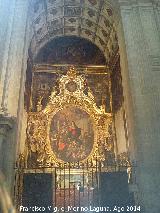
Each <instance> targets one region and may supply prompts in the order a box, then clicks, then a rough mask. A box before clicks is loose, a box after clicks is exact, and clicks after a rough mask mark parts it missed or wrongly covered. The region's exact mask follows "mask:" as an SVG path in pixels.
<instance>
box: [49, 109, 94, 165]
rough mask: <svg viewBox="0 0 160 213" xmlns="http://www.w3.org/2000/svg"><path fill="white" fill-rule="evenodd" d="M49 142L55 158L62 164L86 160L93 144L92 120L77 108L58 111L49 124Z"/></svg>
mask: <svg viewBox="0 0 160 213" xmlns="http://www.w3.org/2000/svg"><path fill="white" fill-rule="evenodd" d="M50 141H51V147H52V150H53V152H54V154H55V156H56V157H57V158H58V159H60V160H62V161H64V162H76V161H81V160H83V159H85V158H87V157H88V155H89V154H90V153H91V151H92V148H93V143H94V131H93V123H92V119H91V118H90V116H89V115H88V114H87V113H86V112H85V111H84V110H82V109H80V108H78V107H68V108H65V109H63V110H61V111H59V112H58V113H57V114H56V115H54V116H53V119H52V122H51V127H50Z"/></svg>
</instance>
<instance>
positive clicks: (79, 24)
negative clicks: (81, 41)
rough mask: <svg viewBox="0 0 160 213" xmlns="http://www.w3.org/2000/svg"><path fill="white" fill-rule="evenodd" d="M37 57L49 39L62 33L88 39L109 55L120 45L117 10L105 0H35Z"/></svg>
mask: <svg viewBox="0 0 160 213" xmlns="http://www.w3.org/2000/svg"><path fill="white" fill-rule="evenodd" d="M31 6H32V10H31V17H32V39H31V44H30V50H31V54H32V55H33V58H35V56H36V55H37V53H38V52H39V51H40V49H41V48H43V47H44V46H45V45H46V44H47V43H48V42H49V41H51V40H52V39H54V38H56V37H59V36H78V37H81V38H85V39H88V40H89V41H91V42H92V43H94V44H95V45H96V46H98V47H99V49H100V50H101V51H102V52H103V53H104V55H105V57H106V58H107V59H109V58H111V57H112V55H113V54H114V53H115V51H116V50H117V48H118V41H117V40H118V39H117V33H116V24H115V20H116V19H117V18H116V16H117V10H116V9H115V7H114V6H113V2H112V1H104V0H100V1H97V0H87V1H80V0H65V1H59V0H47V1H42V0H37V1H32V2H31Z"/></svg>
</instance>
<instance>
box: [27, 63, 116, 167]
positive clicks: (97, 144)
mask: <svg viewBox="0 0 160 213" xmlns="http://www.w3.org/2000/svg"><path fill="white" fill-rule="evenodd" d="M84 90H85V78H84V77H83V76H81V75H78V74H77V70H75V68H74V67H71V68H70V69H69V70H68V72H67V74H66V75H63V76H62V77H61V78H60V79H59V93H57V91H56V89H55V88H54V87H53V89H52V92H51V95H50V97H49V102H48V104H47V106H46V107H45V108H44V109H43V110H39V111H38V112H30V113H29V117H28V128H27V147H28V153H36V154H37V163H38V164H39V165H43V166H44V165H58V164H59V163H64V162H66V161H64V159H63V160H62V159H61V158H60V157H59V155H56V154H55V148H54V149H53V147H52V145H51V137H50V131H51V125H52V123H53V118H54V116H56V115H57V113H59V112H63V110H65V109H71V108H72V109H74V110H79V112H82V114H83V115H85V116H86V115H87V116H88V117H89V119H90V121H91V123H92V126H93V132H94V138H93V146H92V149H91V152H90V154H89V155H87V156H85V155H84V156H83V157H82V158H80V160H79V161H80V162H83V163H86V162H92V164H96V160H98V161H101V162H103V161H105V151H106V150H107V151H113V150H114V147H113V146H114V145H113V141H112V140H110V138H111V137H112V135H111V134H112V133H111V132H110V131H109V128H110V126H111V125H112V114H111V113H106V112H105V110H104V107H100V108H99V107H97V105H96V103H95V101H94V96H93V94H92V91H91V89H90V88H88V93H87V94H86V92H84ZM40 101H41V100H40ZM57 125H58V124H57ZM74 125H75V124H74ZM77 128H78V127H77ZM85 136H86V135H85ZM54 137H55V138H56V137H58V136H54ZM68 137H69V136H68ZM86 137H87V136H86ZM55 138H54V140H55ZM67 140H69V141H71V137H70V138H68V139H67ZM88 140H89V139H88ZM77 141H80V139H79V136H77ZM79 143H80V142H79ZM87 143H88V142H87ZM73 145H74V143H73ZM63 146H64V145H63ZM63 146H61V147H59V149H60V148H61V149H62V148H63ZM70 159H72V158H70ZM71 161H72V160H71ZM71 163H72V162H71Z"/></svg>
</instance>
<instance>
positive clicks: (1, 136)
mask: <svg viewBox="0 0 160 213" xmlns="http://www.w3.org/2000/svg"><path fill="white" fill-rule="evenodd" d="M14 125H15V120H14V118H12V117H9V116H7V115H5V116H4V115H0V162H1V164H0V170H1V171H2V173H3V174H4V175H5V178H6V181H7V183H8V184H7V185H8V189H10V184H11V176H12V174H13V164H14V163H13V161H12V160H11V159H13V158H14V156H13V155H14V152H13V149H12V150H10V149H9V147H10V148H11V147H13V145H14V144H13V141H12V137H13V129H14Z"/></svg>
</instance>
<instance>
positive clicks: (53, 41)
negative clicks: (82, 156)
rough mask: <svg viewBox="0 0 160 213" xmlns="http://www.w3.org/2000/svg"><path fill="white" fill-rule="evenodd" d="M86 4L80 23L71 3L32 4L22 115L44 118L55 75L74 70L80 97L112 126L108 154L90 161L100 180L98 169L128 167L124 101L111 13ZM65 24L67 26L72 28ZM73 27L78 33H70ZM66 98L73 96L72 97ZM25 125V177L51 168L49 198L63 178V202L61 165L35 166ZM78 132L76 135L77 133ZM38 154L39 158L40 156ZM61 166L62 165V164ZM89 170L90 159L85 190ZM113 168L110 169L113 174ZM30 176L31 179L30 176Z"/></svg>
mask: <svg viewBox="0 0 160 213" xmlns="http://www.w3.org/2000/svg"><path fill="white" fill-rule="evenodd" d="M88 2H89V5H90V6H89V5H87V7H85V9H86V13H87V14H88V15H87V16H88V18H87V19H84V20H83V16H82V11H83V12H84V10H83V9H84V8H83V6H81V7H76V5H75V1H70V4H69V5H68V6H66V5H65V4H64V5H61V4H59V3H57V4H58V5H55V4H54V3H55V1H54V2H53V4H52V1H48V4H47V5H46V3H44V2H41V1H37V4H35V8H34V13H36V18H35V19H34V21H33V28H34V29H36V30H34V34H33V38H32V42H31V46H30V57H31V59H32V60H31V61H32V63H31V66H28V73H29V72H30V74H31V75H32V74H33V75H32V82H31V81H26V83H27V86H28V87H27V88H26V110H27V111H28V114H30V112H31V113H37V112H38V113H39V112H41V111H43V112H45V109H46V107H48V103H50V99H51V97H52V94H53V88H55V94H56V95H59V92H61V91H59V90H60V88H58V89H57V87H58V86H59V85H56V84H58V83H59V81H61V80H62V79H61V76H59V75H66V76H67V77H68V74H67V69H68V65H71V64H72V65H74V69H76V70H77V73H76V74H77V75H83V77H84V78H85V79H86V84H87V86H86V95H87V96H88V97H89V98H90V99H93V100H94V104H96V106H97V110H98V108H99V109H100V110H101V112H102V113H104V115H105V114H106V115H107V113H108V114H110V115H113V119H112V124H111V125H110V127H109V126H108V129H107V133H108V135H109V137H108V136H107V137H106V143H107V142H108V143H111V149H110V150H107V148H108V147H106V150H105V147H103V149H104V150H105V151H104V150H103V151H102V150H101V151H102V155H104V159H105V160H104V161H101V160H100V161H97V160H95V164H96V166H95V171H96V172H97V171H98V172H99V175H101V174H100V172H101V171H100V170H101V169H102V167H104V168H105V166H106V168H107V169H108V168H109V167H108V166H110V167H111V171H113V170H114V172H116V170H117V166H118V167H119V168H120V170H119V171H118V172H122V171H123V168H122V167H128V169H130V168H131V165H130V162H129V160H128V156H127V152H128V147H127V145H128V129H127V121H126V114H125V110H124V106H123V104H124V99H123V88H122V77H121V69H120V58H119V52H118V51H119V48H118V40H117V34H116V31H115V26H114V21H113V20H114V19H113V10H112V9H111V8H110V5H109V6H108V5H106V4H105V3H104V2H103V1H101V2H100V4H99V3H98V2H97V1H88ZM91 5H92V6H93V7H95V8H94V9H95V11H94V9H93V8H92V9H91V8H90V7H91ZM96 5H97V6H96ZM57 7H58V8H59V7H60V8H61V7H62V8H63V13H64V17H62V18H60V17H61V14H59V15H58V16H56V14H58V9H57ZM44 12H45V13H44ZM38 13H39V14H38ZM86 13H85V14H86ZM49 14H51V15H53V17H52V18H51V20H50V22H47V26H48V28H47V29H46V23H45V21H46V20H47V18H44V16H47V17H48V15H49ZM104 14H105V15H104ZM81 16H82V17H81ZM93 17H94V18H93ZM80 18H81V21H82V22H81V24H80V25H79V24H78V25H76V26H74V25H75V23H77V19H78V21H79V19H80ZM52 19H53V20H52ZM62 19H63V21H62ZM89 19H95V22H96V23H93V22H92V21H91V20H89ZM59 20H61V24H62V26H61V25H59V24H58V22H59ZM65 21H66V22H65ZM52 22H53V23H52ZM84 22H85V24H84V29H83V28H82V26H83V23H84ZM101 22H103V26H102V25H101V26H100V27H99V26H98V25H99V23H101ZM53 24H54V25H53ZM71 24H73V26H72V25H71ZM50 25H52V27H51V29H52V31H53V32H50V30H51V29H50V28H49V26H50ZM95 25H97V26H95ZM55 26H56V28H55V29H54V27H55ZM93 26H94V27H95V28H94V27H93ZM43 27H44V28H43ZM76 27H77V29H78V31H77V30H76ZM87 27H90V28H91V29H92V30H93V29H94V30H93V31H92V30H88V29H86V28H87ZM61 28H62V29H61ZM80 28H81V29H80ZM104 28H105V29H107V30H108V32H106V30H104ZM73 32H75V33H73ZM57 33H58V34H57ZM62 35H63V37H62ZM84 38H85V39H84ZM86 38H87V39H86ZM88 40H90V41H91V42H89V41H88ZM96 46H97V47H96ZM77 50H78V51H77ZM72 68H73V67H72ZM70 92H71V91H70ZM72 92H73V93H74V91H72ZM84 94H85V93H84ZM72 104H73V103H72ZM72 104H71V106H72ZM80 109H81V108H80ZM80 109H78V110H80ZM76 110H77V109H76ZM34 122H36V121H34ZM34 122H33V123H34ZM76 122H77V121H76ZM28 124H29V125H28V130H27V140H26V145H27V151H29V154H30V156H29V157H28V155H27V156H24V158H25V160H26V161H25V163H26V164H25V171H26V172H27V169H31V170H32V172H33V169H37V168H41V167H45V166H47V167H48V168H50V167H51V166H52V167H53V166H54V169H55V170H54V172H55V195H56V193H57V192H56V184H59V183H58V180H59V179H57V175H58V177H59V176H60V177H62V176H63V178H62V179H64V181H63V184H64V188H61V187H60V189H63V190H64V197H65V196H66V194H65V184H66V183H65V175H66V172H65V167H66V165H65V164H63V166H62V165H61V164H60V167H58V168H57V167H56V166H55V165H56V164H52V163H53V162H48V161H47V160H46V159H45V164H43V163H44V161H43V160H42V164H39V163H37V161H38V162H39V161H40V163H41V160H40V156H39V153H38V151H37V149H36V148H35V147H32V145H31V143H30V144H29V143H28V141H29V140H30V139H29V137H30V136H31V139H35V138H32V134H34V133H33V132H34V129H32V130H33V132H32V130H31V129H30V124H31V125H32V121H30V120H29V121H28ZM80 129H82V127H81V128H80ZM110 136H111V137H110ZM109 140H110V141H109ZM119 141H120V142H119ZM32 142H33V141H32ZM108 145H109V144H107V146H108ZM34 148H35V151H34ZM99 151H100V149H99ZM31 152H32V153H31ZM27 154H28V153H27ZM32 154H33V155H32ZM41 154H42V155H43V151H42V153H41ZM37 155H38V156H37ZM41 157H42V156H41ZM42 158H43V157H42ZM96 158H97V156H96ZM71 159H72V158H71ZM102 162H103V163H102ZM47 163H49V164H47ZM65 163H67V161H66V162H65ZM69 163H71V162H69ZM88 163H90V165H91V166H88V165H87V164H88ZM92 164H93V159H92V160H91V161H90V162H88V161H87V163H86V168H87V169H88V168H90V169H91V176H92V178H91V179H90V182H91V184H93V183H94V181H95V179H96V178H95V179H94V178H93V177H94V174H96V173H95V171H94V169H93V168H94V167H92V166H93V165H94V164H93V165H92ZM76 166H78V169H79V168H80V167H79V162H78V164H77V165H76V164H75V165H74V166H73V168H72V167H66V169H67V170H68V171H69V170H70V169H75V167H76ZM113 166H115V168H114V169H113ZM120 166H122V167H120ZM83 167H84V168H85V164H83ZM58 169H59V173H56V170H58ZM61 169H62V170H61ZM112 169H113V170H112ZM121 169H122V171H121ZM81 170H82V172H83V175H82V177H83V178H82V179H83V180H81V182H82V181H83V182H85V181H84V176H85V172H84V170H83V169H81ZM103 170H104V169H103ZM125 171H128V170H126V168H125ZM61 172H63V173H64V174H63V175H62V174H61ZM72 172H73V171H72ZM103 172H104V171H103ZM27 173H28V172H27ZM35 173H37V171H36V170H35ZM67 175H68V174H67ZM69 178H70V174H69ZM100 178H103V175H102V177H101V176H99V179H98V181H100ZM60 179H61V178H60ZM56 181H57V182H56ZM69 183H70V181H69ZM77 184H78V183H77ZM87 184H89V182H87V183H86V186H85V185H84V183H83V188H84V187H87V186H88V185H87ZM119 185H120V184H119ZM92 187H93V186H92ZM95 187H97V188H98V182H97V186H95ZM69 188H70V184H69ZM93 188H94V187H93ZM83 190H84V189H83ZM98 190H99V189H98ZM69 191H70V189H69ZM74 192H75V185H74ZM83 192H84V191H83ZM97 192H98V191H97ZM97 192H96V193H97ZM79 193H80V189H79ZM89 193H90V192H89V191H88V194H89ZM69 196H70V195H69ZM76 196H80V194H77V195H76ZM92 196H93V195H92ZM64 197H63V198H64ZM55 202H56V201H55ZM89 203H90V201H89V202H88V204H89ZM64 205H65V201H64Z"/></svg>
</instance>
